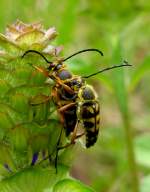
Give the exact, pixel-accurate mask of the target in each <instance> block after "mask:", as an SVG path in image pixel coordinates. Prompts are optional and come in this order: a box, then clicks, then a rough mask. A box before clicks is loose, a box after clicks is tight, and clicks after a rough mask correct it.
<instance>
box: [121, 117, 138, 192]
mask: <svg viewBox="0 0 150 192" xmlns="http://www.w3.org/2000/svg"><path fill="white" fill-rule="evenodd" d="M122 118H123V123H124V129H125V135H126V147H127V155H128V163H129V168H130V175H131V182H132V189H133V192H139V179H138V171H137V165H136V161H135V154H134V146H133V134H132V128H131V124H130V119H129V114H128V113H126V114H122Z"/></svg>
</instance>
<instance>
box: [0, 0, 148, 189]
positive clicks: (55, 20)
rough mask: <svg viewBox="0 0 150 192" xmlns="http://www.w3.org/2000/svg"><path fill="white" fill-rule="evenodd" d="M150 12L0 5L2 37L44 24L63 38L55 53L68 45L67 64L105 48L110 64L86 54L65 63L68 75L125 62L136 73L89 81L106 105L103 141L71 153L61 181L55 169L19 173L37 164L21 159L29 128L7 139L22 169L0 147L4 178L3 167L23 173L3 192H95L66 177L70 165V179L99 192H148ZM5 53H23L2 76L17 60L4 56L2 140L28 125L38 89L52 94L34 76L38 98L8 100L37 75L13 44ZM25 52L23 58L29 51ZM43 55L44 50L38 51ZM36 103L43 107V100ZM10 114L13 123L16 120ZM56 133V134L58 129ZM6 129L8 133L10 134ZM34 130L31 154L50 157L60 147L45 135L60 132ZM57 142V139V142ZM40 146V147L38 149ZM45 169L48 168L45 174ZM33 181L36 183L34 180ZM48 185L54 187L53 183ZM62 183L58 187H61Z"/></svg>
mask: <svg viewBox="0 0 150 192" xmlns="http://www.w3.org/2000/svg"><path fill="white" fill-rule="evenodd" d="M149 12H150V5H149V1H148V0H145V1H140V0H138V1H129V0H123V1H116V0H110V1H109V2H108V1H98V0H92V1H90V0H87V1H86V0H68V1H67V0H62V1H54V0H43V1H40V0H15V1H13V0H9V1H4V0H1V6H0V32H1V33H4V31H5V28H6V25H8V24H11V23H14V22H15V21H16V20H17V19H19V20H21V21H23V22H25V23H33V22H37V21H41V22H42V24H43V26H44V28H49V27H51V26H54V27H56V30H57V32H58V33H59V35H58V37H57V38H55V40H54V41H53V42H52V44H53V45H55V46H59V45H63V47H64V49H63V53H61V54H62V56H68V55H70V54H72V53H73V52H75V51H78V50H81V49H84V48H99V49H100V50H102V51H103V52H104V57H99V55H97V54H96V53H87V54H82V55H80V56H78V57H75V58H72V59H70V60H69V61H67V62H66V64H67V65H68V67H69V69H70V70H71V71H72V72H73V73H75V74H78V75H81V76H82V75H88V74H91V73H92V72H95V71H97V70H99V69H102V68H105V67H107V66H112V65H114V64H121V63H122V62H123V60H127V61H128V62H129V63H130V64H132V65H133V66H132V67H129V68H121V69H115V70H113V71H107V72H106V73H103V74H99V75H97V76H94V77H92V78H90V79H88V80H87V82H88V83H89V84H91V85H93V86H94V88H95V89H96V91H97V93H98V96H99V100H100V103H101V130H100V134H99V139H98V142H97V143H96V144H95V145H94V146H93V147H91V148H90V149H88V150H86V149H84V148H82V146H81V145H79V146H78V144H77V152H76V153H75V152H72V148H70V149H69V150H68V149H67V150H65V151H64V154H63V153H62V155H61V157H60V162H61V163H63V164H65V165H63V166H61V165H60V167H58V168H59V170H60V173H59V174H58V175H57V176H56V175H55V174H54V173H55V170H54V167H51V168H49V169H50V170H49V169H48V170H47V169H46V172H45V173H43V169H42V170H41V167H36V168H35V169H33V170H32V168H30V167H29V168H28V169H27V170H25V171H24V172H19V171H18V170H19V168H20V167H23V166H25V165H28V162H29V159H30V158H31V151H29V154H27V156H26V159H25V158H24V157H25V156H24V154H23V151H25V149H27V145H28V143H27V140H26V138H29V133H30V132H29V130H28V131H26V130H27V129H25V128H24V126H26V127H28V126H27V125H23V126H20V127H17V128H16V129H15V131H12V133H10V135H11V137H10V135H9V136H8V138H7V139H8V140H9V139H10V138H11V139H10V143H12V145H13V150H14V149H15V150H14V151H15V156H16V159H17V157H19V161H16V159H15V163H14V161H13V160H12V159H11V155H10V154H9V156H8V153H7V150H6V148H7V146H6V145H4V144H3V145H2V144H1V145H0V162H1V165H0V170H1V173H3V174H2V175H3V176H4V175H5V177H6V176H7V177H8V176H9V174H8V173H6V170H4V168H3V166H2V162H4V161H6V159H7V164H9V165H10V166H11V167H13V169H14V170H17V171H18V173H17V174H16V175H13V174H12V175H11V177H9V178H7V179H6V180H3V181H2V182H1V183H0V189H1V191H5V192H7V191H12V190H13V191H14V192H18V191H20V188H19V187H20V185H21V186H23V188H22V189H21V190H22V191H26V187H28V186H29V188H27V189H28V190H29V189H30V191H31V192H32V191H38V190H39V192H40V191H42V187H43V186H45V188H46V189H47V191H48V188H50V187H54V188H53V191H57V192H59V191H62V189H63V188H65V187H66V188H67V189H68V191H69V190H70V191H92V189H89V188H87V187H86V186H85V185H83V184H81V183H80V182H78V181H75V180H72V179H71V178H69V177H68V175H67V171H68V167H66V165H70V163H72V164H73V168H72V170H71V175H72V176H73V177H74V178H78V179H80V181H82V183H85V184H87V185H89V186H90V187H91V188H93V190H95V191H97V192H130V191H131V192H149V189H150V153H149V152H150V130H149V126H150V118H149V114H150V109H149V106H150V99H149V95H150V88H149V86H148V83H149V81H150V77H149V70H150V54H149V48H150V38H149V34H150V25H149V22H150V13H149ZM39 38H40V36H39ZM22 46H24V45H22ZM0 47H5V48H6V49H7V51H8V52H11V56H12V55H15V54H16V53H17V55H16V58H15V59H16V60H15V59H14V58H13V59H14V61H13V62H12V63H11V65H10V66H9V67H8V69H7V70H3V66H2V63H3V62H4V61H6V60H7V59H8V60H9V59H12V57H10V58H9V57H8V55H6V57H5V56H4V55H3V54H2V53H1V52H0V93H1V95H0V97H1V101H0V139H1V140H2V138H3V136H4V135H5V132H7V130H8V129H9V128H10V127H11V125H12V124H13V122H14V121H15V123H16V124H19V122H22V119H23V118H24V119H25V120H26V119H27V114H28V111H29V110H30V109H28V108H27V106H28V105H27V103H26V97H31V96H35V95H36V94H37V93H38V92H39V89H37V87H38V86H39V85H40V86H41V87H42V88H40V92H41V90H43V94H48V93H49V87H46V86H45V85H44V86H43V84H42V83H43V82H44V81H45V77H43V76H42V74H36V75H35V78H34V79H31V81H29V85H30V84H31V85H32V84H35V85H36V86H35V87H36V88H35V89H34V90H33V88H31V89H30V88H29V87H30V86H27V88H25V87H24V88H22V89H19V91H17V92H12V93H9V95H7V94H6V93H7V91H8V90H9V89H10V86H11V87H15V88H16V87H17V86H18V85H19V84H21V83H22V82H24V80H26V79H28V77H29V75H30V73H31V71H32V70H31V66H28V67H27V65H26V64H27V62H28V60H27V58H26V59H25V60H24V61H21V60H20V55H21V54H22V53H23V51H20V50H18V49H17V48H14V47H13V46H11V45H10V44H7V45H6V42H5V41H3V40H2V37H1V39H0ZM23 49H24V50H25V49H26V47H23ZM40 49H41V47H39V50H40ZM0 50H1V49H0ZM13 59H12V60H13ZM38 59H39V58H38ZM31 61H35V62H37V58H36V57H35V56H34V57H33V58H31ZM38 63H39V64H40V65H43V60H40V61H39V60H38ZM7 66H8V65H7ZM13 66H17V70H16V71H15V73H14V74H11V69H12V68H13ZM18 66H21V67H18ZM9 70H10V71H9ZM6 79H7V80H8V81H10V82H11V85H10V84H8V83H6V81H4V80H6ZM14 93H15V94H14ZM24 93H25V96H24ZM27 93H28V95H27ZM6 95H7V96H6ZM8 98H9V102H10V103H12V107H14V108H16V109H20V111H19V113H17V112H16V113H14V111H13V112H12V109H11V108H9V107H8V106H6V103H7V101H8ZM36 99H37V100H38V98H37V97H36ZM4 101H5V105H4ZM20 106H21V107H20ZM46 108H47V106H41V108H40V112H41V111H42V110H43V111H44V113H43V112H41V113H40V112H39V113H38V114H37V116H35V117H34V119H33V120H34V122H39V121H40V122H41V121H42V122H43V121H44V120H45V119H47V113H45V111H46V110H47V109H46ZM22 109H23V111H22ZM32 110H38V109H32ZM32 110H30V114H28V115H29V117H30V118H31V117H33V111H32ZM8 114H9V115H8ZM12 114H13V116H11V115H12ZM41 115H42V117H41ZM8 116H9V117H10V116H11V118H8ZM40 118H41V119H40ZM53 126H54V127H55V125H54V124H53ZM2 127H5V130H3V129H2ZM30 127H31V129H30V131H31V132H32V134H33V133H35V132H36V131H37V132H38V134H42V136H43V137H42V136H41V137H40V138H39V137H36V136H37V135H34V134H33V135H32V134H31V135H32V136H33V141H34V142H33V143H32V142H31V143H30V147H31V148H32V150H33V152H35V151H36V150H37V148H40V147H41V146H38V144H39V143H41V145H42V147H43V148H44V147H46V146H47V145H50V146H51V147H50V150H52V149H53V147H54V146H55V144H56V143H55V144H54V143H53V142H52V141H51V142H50V141H49V140H50V139H49V137H48V136H46V137H45V135H47V134H49V133H51V131H53V128H54V127H52V126H50V127H49V128H48V127H46V129H45V130H44V132H42V131H41V127H40V126H39V127H36V126H35V124H30ZM34 131H35V132H34ZM37 132H36V133H37ZM58 132H59V130H58ZM55 134H56V135H55V136H54V137H57V136H58V134H59V133H55ZM20 136H21V137H20ZM43 138H44V139H43ZM45 138H46V139H45ZM39 139H40V140H39ZM51 140H53V139H52V138H51ZM39 141H40V142H39ZM49 142H50V144H49ZM35 143H37V144H36V145H35ZM53 144H54V146H53ZM14 151H13V155H14ZM72 154H74V159H75V160H74V162H72V156H71V155H72ZM20 155H21V156H20ZM20 157H21V158H20ZM66 157H67V158H66ZM46 163H47V162H46ZM46 163H45V164H44V166H47V164H46ZM51 169H52V171H51ZM49 172H50V174H49ZM30 173H31V174H30ZM28 175H30V176H29V177H28ZM43 175H45V178H46V179H45V180H41V177H44V176H43ZM19 176H20V177H19ZM40 176H41V177H40ZM30 178H36V179H35V183H36V182H37V183H40V182H41V183H40V184H39V186H40V187H41V188H38V189H35V188H33V186H35V185H36V184H35V183H34V184H33V185H32V182H31V181H32V179H30ZM49 180H50V181H51V183H49V182H48V181H49ZM24 181H25V182H24ZM57 181H59V182H58V183H57V184H56V182H57ZM17 182H18V183H17ZM29 183H30V184H29ZM55 184H56V185H55ZM27 185H28V186H27ZM54 185H55V186H54ZM13 187H14V188H13ZM71 187H72V188H71ZM51 190H52V189H50V190H49V191H51ZM65 191H67V190H65Z"/></svg>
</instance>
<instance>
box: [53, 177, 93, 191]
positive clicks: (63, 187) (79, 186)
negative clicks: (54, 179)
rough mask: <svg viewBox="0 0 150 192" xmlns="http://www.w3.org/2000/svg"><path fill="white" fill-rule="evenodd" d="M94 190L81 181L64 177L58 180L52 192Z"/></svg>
mask: <svg viewBox="0 0 150 192" xmlns="http://www.w3.org/2000/svg"><path fill="white" fill-rule="evenodd" d="M64 191H65V192H94V190H92V189H91V188H89V187H87V186H86V185H84V184H83V183H81V182H80V181H77V180H73V179H64V180H62V181H59V182H58V183H57V184H56V185H55V186H54V190H53V192H64Z"/></svg>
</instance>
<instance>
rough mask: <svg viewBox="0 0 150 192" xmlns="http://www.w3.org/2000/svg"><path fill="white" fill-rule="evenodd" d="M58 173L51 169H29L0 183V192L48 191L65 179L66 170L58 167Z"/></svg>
mask: <svg viewBox="0 0 150 192" xmlns="http://www.w3.org/2000/svg"><path fill="white" fill-rule="evenodd" d="M58 168H59V169H58V173H57V174H56V170H55V168H53V167H49V168H40V167H38V166H37V167H36V166H34V167H30V168H28V169H25V170H23V171H20V172H18V173H16V174H15V175H13V176H12V177H9V178H7V179H4V180H2V181H0V191H1V192H27V191H29V192H44V191H47V192H48V191H50V189H52V187H53V186H54V185H55V184H56V183H57V182H58V181H59V180H61V179H64V178H66V174H67V168H66V167H64V166H59V167H58Z"/></svg>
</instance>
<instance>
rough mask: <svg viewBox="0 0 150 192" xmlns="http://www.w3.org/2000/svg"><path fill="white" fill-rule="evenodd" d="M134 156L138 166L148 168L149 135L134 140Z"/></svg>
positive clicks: (149, 164)
mask: <svg viewBox="0 0 150 192" xmlns="http://www.w3.org/2000/svg"><path fill="white" fill-rule="evenodd" d="M135 155H136V160H137V162H138V163H139V164H140V165H143V166H145V167H149V168H150V134H143V135H141V136H139V137H137V138H136V139H135Z"/></svg>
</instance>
